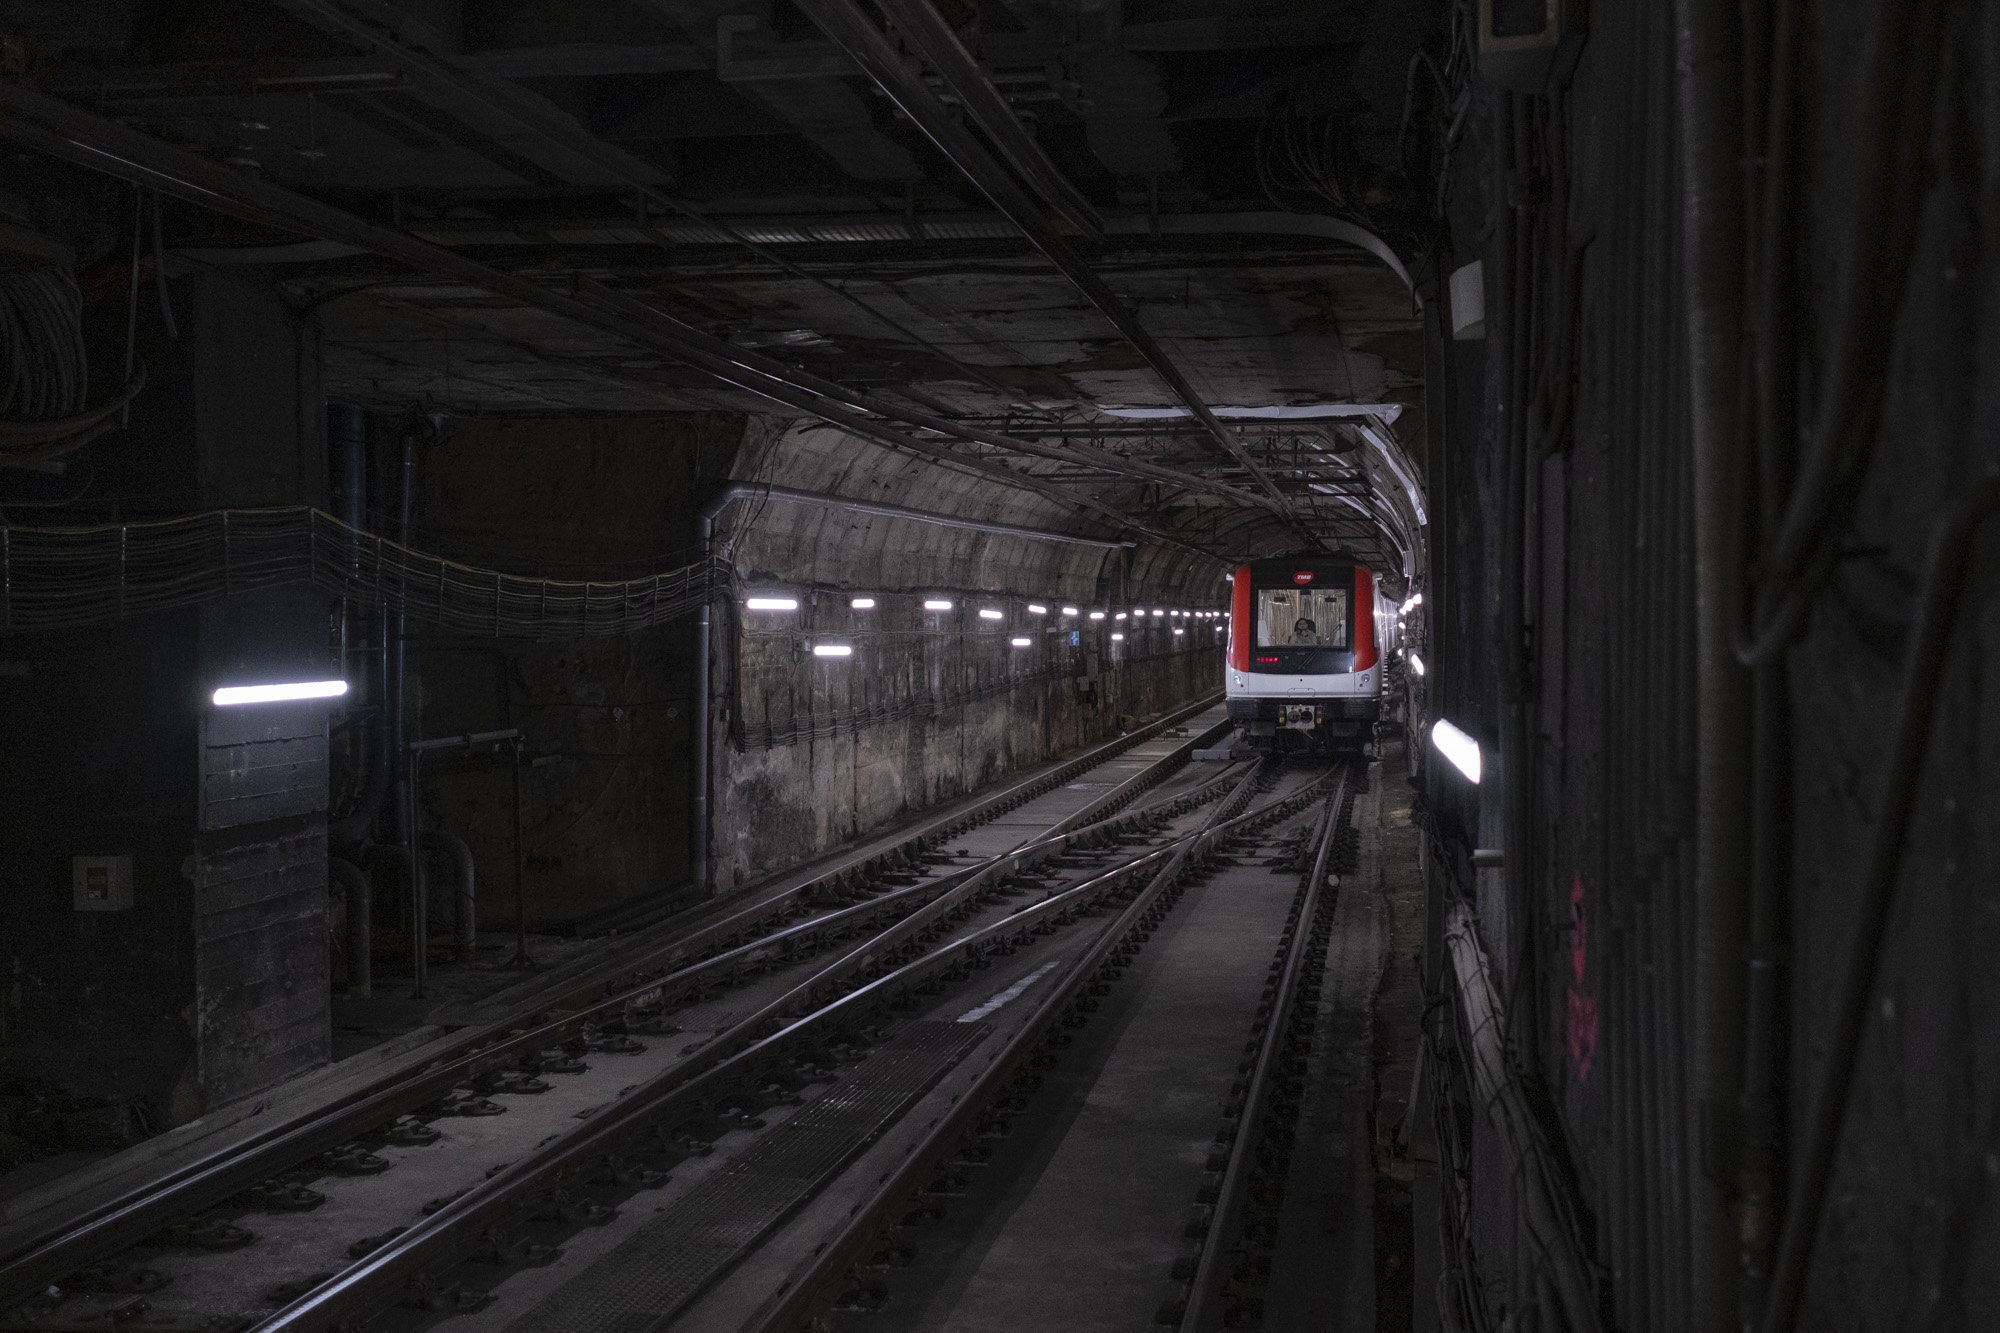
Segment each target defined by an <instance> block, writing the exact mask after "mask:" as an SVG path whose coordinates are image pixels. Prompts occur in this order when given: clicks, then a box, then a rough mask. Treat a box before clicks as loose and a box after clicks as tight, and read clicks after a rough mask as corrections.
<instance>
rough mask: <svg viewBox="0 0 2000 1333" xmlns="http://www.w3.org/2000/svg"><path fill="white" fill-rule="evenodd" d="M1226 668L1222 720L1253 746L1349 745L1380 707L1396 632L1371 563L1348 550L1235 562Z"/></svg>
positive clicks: (1370, 726) (1362, 737) (1361, 738)
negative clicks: (1387, 652) (1385, 662)
mask: <svg viewBox="0 0 2000 1333" xmlns="http://www.w3.org/2000/svg"><path fill="white" fill-rule="evenodd" d="M1230 580H1231V583H1232V584H1233V590H1232V596H1231V598H1230V607H1229V660H1228V665H1227V666H1226V667H1225V668H1224V676H1225V693H1226V695H1227V700H1228V702H1227V708H1228V714H1229V719H1230V721H1232V722H1235V723H1237V724H1238V726H1237V731H1238V734H1239V735H1240V736H1242V738H1243V739H1245V740H1247V741H1248V742H1249V743H1250V744H1251V745H1253V746H1256V747H1257V748H1259V749H1299V748H1305V747H1307V746H1329V747H1334V748H1348V747H1356V746H1359V745H1361V744H1362V743H1363V742H1365V741H1366V740H1367V739H1368V738H1369V737H1370V736H1371V735H1372V734H1373V732H1374V727H1375V721H1376V718H1377V717H1378V716H1379V715H1380V713H1381V709H1382V653H1383V649H1384V646H1385V640H1387V639H1389V638H1391V637H1392V636H1393V635H1394V633H1395V627H1394V623H1393V621H1391V620H1387V619H1385V617H1384V614H1383V611H1382V610H1381V605H1380V603H1379V601H1378V599H1377V597H1376V595H1375V572H1374V571H1373V570H1371V569H1369V568H1368V566H1366V565H1363V564H1357V563H1356V562H1355V561H1354V559H1353V558H1352V557H1342V556H1337V555H1324V554H1313V555H1298V556H1280V557H1277V558H1275V559H1270V560H1256V561H1252V562H1251V563H1249V564H1247V565H1238V566H1237V567H1236V572H1235V573H1234V574H1232V575H1230Z"/></svg>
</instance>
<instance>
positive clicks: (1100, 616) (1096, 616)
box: [1090, 611, 1125, 620]
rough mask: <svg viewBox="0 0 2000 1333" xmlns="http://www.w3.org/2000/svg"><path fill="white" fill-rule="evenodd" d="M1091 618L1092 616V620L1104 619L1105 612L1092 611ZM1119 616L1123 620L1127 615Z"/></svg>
mask: <svg viewBox="0 0 2000 1333" xmlns="http://www.w3.org/2000/svg"><path fill="white" fill-rule="evenodd" d="M1090 618H1091V619H1092V620H1102V619H1104V613H1103V612H1102V611H1092V612H1091V613H1090ZM1118 618H1119V619H1120V620H1123V619H1124V618H1125V617H1124V616H1120V617H1118Z"/></svg>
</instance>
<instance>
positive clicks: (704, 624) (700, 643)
mask: <svg viewBox="0 0 2000 1333" xmlns="http://www.w3.org/2000/svg"><path fill="white" fill-rule="evenodd" d="M724 494H725V495H727V494H728V492H726V491H725V492H724ZM701 561H702V583H703V592H702V598H701V614H700V619H699V620H697V621H696V623H695V649H694V654H695V661H694V820H693V822H694V827H693V829H691V830H690V831H689V835H688V836H689V837H690V838H691V839H692V840H693V843H694V856H693V858H692V861H693V870H692V874H691V876H690V877H691V878H692V879H693V880H694V886H695V888H696V890H697V891H706V890H707V889H708V880H709V867H708V782H709V765H710V762H711V761H710V757H709V753H708V749H709V736H708V714H709V710H710V708H711V706H712V705H711V704H710V700H709V695H710V690H711V687H712V682H711V680H710V678H709V673H710V672H711V670H713V668H712V667H711V665H710V663H711V661H712V660H713V658H714V653H713V652H712V651H711V649H710V641H711V636H712V634H713V633H714V631H713V629H712V628H711V617H712V615H713V610H712V608H713V607H714V605H715V594H714V590H713V589H711V588H708V587H707V584H708V579H709V574H710V571H711V570H712V569H713V568H714V562H715V513H714V506H711V507H710V508H708V509H704V510H703V511H702V514H701Z"/></svg>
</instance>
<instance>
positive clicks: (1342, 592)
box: [1256, 587, 1348, 648]
mask: <svg viewBox="0 0 2000 1333" xmlns="http://www.w3.org/2000/svg"><path fill="white" fill-rule="evenodd" d="M1347 597H1348V590H1347V589H1346V588H1344V587H1326V588H1309V587H1308V588H1259V589H1257V639H1256V646H1257V647H1259V648H1345V647H1347Z"/></svg>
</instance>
